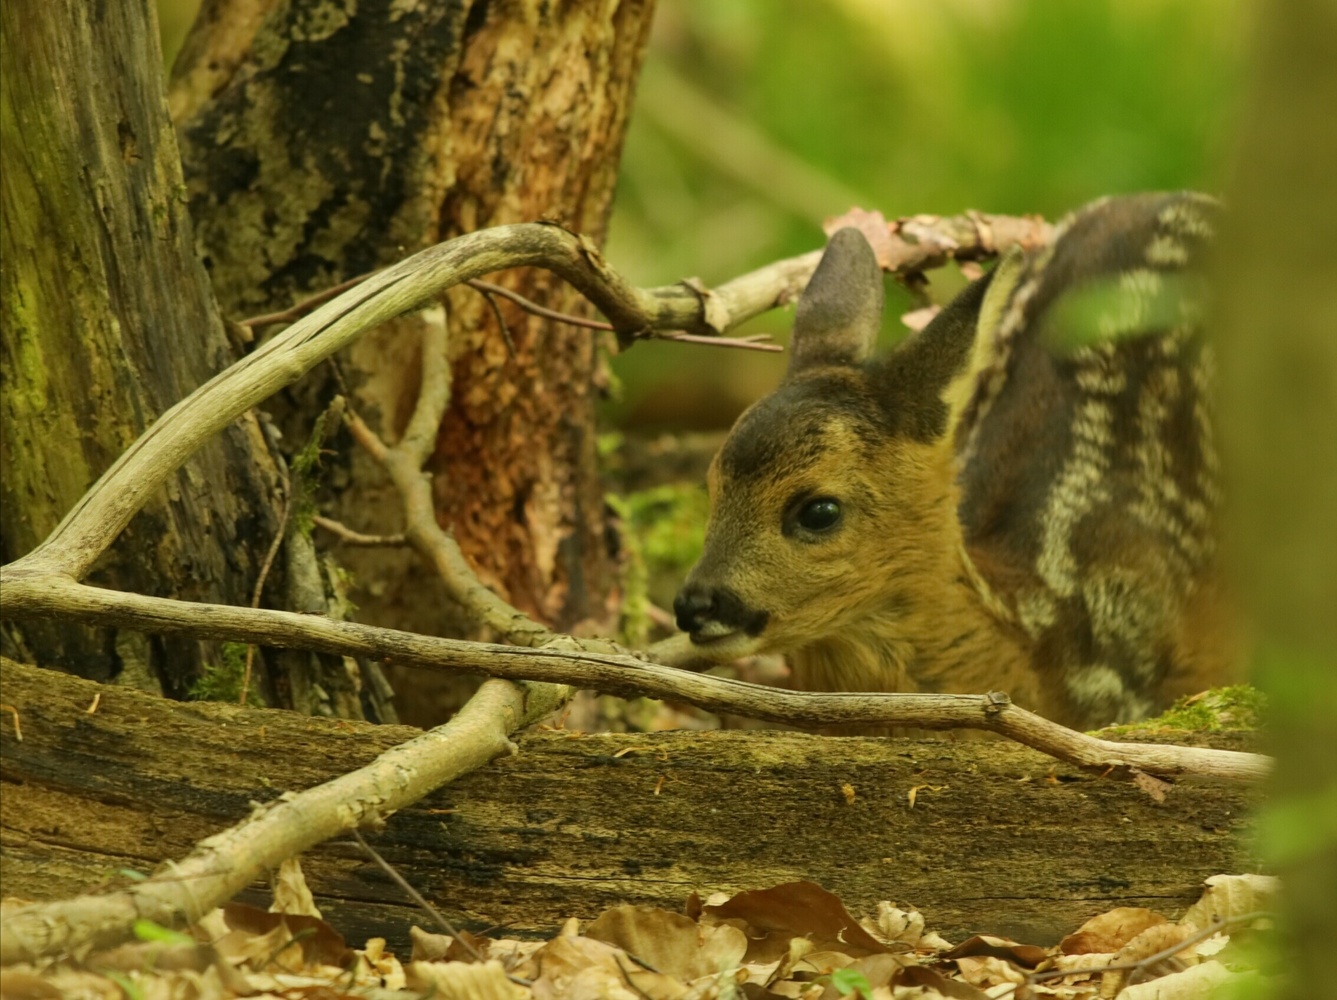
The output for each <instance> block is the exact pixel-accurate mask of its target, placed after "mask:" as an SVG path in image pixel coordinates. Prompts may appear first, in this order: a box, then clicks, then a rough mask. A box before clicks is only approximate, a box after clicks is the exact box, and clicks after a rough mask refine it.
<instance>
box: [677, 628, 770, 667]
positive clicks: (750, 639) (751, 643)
mask: <svg viewBox="0 0 1337 1000" xmlns="http://www.w3.org/2000/svg"><path fill="white" fill-rule="evenodd" d="M692 646H693V647H694V648H695V649H696V650H697V651H698V652H700V653H702V654H704V655H706V656H709V657H710V658H711V659H712V660H717V661H719V662H720V663H725V662H728V661H730V660H737V659H741V658H742V657H744V656H753V655H754V654H756V653H758V652H760V650H761V646H762V641H761V639H760V638H759V637H757V636H754V635H748V634H747V633H746V632H743V631H740V630H738V629H731V628H729V627H728V626H727V625H724V624H723V623H721V622H715V621H710V622H705V623H704V624H703V625H702V626H701V628H699V629H698V630H697V631H695V632H693V633H692Z"/></svg>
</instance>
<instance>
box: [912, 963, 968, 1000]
mask: <svg viewBox="0 0 1337 1000" xmlns="http://www.w3.org/2000/svg"><path fill="white" fill-rule="evenodd" d="M893 985H894V986H897V987H900V986H909V987H915V986H917V987H919V988H920V989H921V990H933V993H919V994H912V995H914V996H919V997H924V998H925V1000H932V998H933V997H934V996H940V997H948V998H949V1000H989V994H987V993H985V992H984V991H983V990H981V989H979V988H977V987H975V986H971V985H970V984H969V983H963V982H961V981H960V980H958V979H948V978H947V977H946V976H944V975H943V974H942V973H941V972H937V971H935V970H934V969H927V968H925V967H924V966H922V965H907V966H906V967H905V968H903V969H901V971H900V972H899V973H897V974H896V981H895V983H894V984H893Z"/></svg>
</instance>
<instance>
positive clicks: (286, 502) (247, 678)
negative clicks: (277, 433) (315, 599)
mask: <svg viewBox="0 0 1337 1000" xmlns="http://www.w3.org/2000/svg"><path fill="white" fill-rule="evenodd" d="M283 487H284V489H283V510H282V511H281V512H280V513H279V524H278V527H277V528H275V529H274V540H273V541H272V542H270V543H269V551H268V552H266V553H265V561H264V562H263V563H261V564H260V573H259V575H258V576H257V577H256V578H255V589H254V590H253V591H252V592H251V607H252V608H258V607H260V595H261V593H262V592H263V591H264V589H265V580H267V579H268V578H269V571H270V569H271V568H272V567H273V565H274V557H275V556H277V555H278V552H279V546H280V545H282V544H283V535H284V532H286V531H287V530H288V515H289V514H290V513H292V491H293V484H292V477H290V476H289V475H288V474H287V473H286V472H284V474H283ZM254 665H255V643H253V642H248V643H247V644H246V669H245V671H244V672H243V673H242V675H241V695H240V696H239V697H238V698H237V704H239V705H245V704H246V698H247V696H248V695H249V694H250V691H251V668H252V667H253V666H254Z"/></svg>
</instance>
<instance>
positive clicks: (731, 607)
mask: <svg viewBox="0 0 1337 1000" xmlns="http://www.w3.org/2000/svg"><path fill="white" fill-rule="evenodd" d="M673 614H674V616H675V617H676V618H677V619H678V628H680V629H682V630H683V631H684V632H689V633H691V636H692V640H693V641H695V642H701V641H706V640H710V639H719V638H721V637H723V636H724V635H726V634H728V633H730V632H746V633H747V634H748V635H753V636H755V635H761V630H762V629H764V628H765V627H766V622H767V621H768V620H769V618H770V613H769V612H766V611H762V610H760V609H759V608H753V607H749V606H748V605H747V604H746V603H745V602H744V601H743V599H742V598H741V597H739V596H738V595H737V594H735V593H734V592H733V591H732V590H730V589H729V588H728V587H719V586H710V585H707V584H702V583H689V584H687V586H685V587H683V588H682V590H680V591H678V596H677V597H676V598H674V599H673Z"/></svg>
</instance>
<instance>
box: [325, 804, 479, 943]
mask: <svg viewBox="0 0 1337 1000" xmlns="http://www.w3.org/2000/svg"><path fill="white" fill-rule="evenodd" d="M349 832H350V833H351V834H352V835H353V839H354V840H356V841H357V843H358V846H359V847H361V848H362V850H363V853H365V854H366V855H367V857H369V858H371V860H372V861H373V862H375V864H376V867H377V868H379V869H380V870H381V871H383V872H385V874H387V875H389V876H390V881H392V882H394V884H395V885H397V886H399V888H400V889H402V890H403V892H404V895H406V896H408V898H409V899H411V900H413V902H414V903H416V904H417V905H418V908H419V909H421V910H422V911H423V912H424V913H426V914H427V915H428V916H429V917H431V918H432V919H433V920H435V921H436V925H437V926H438V927H440V928H441V929H442V930H443V931H445V932H446V933H447V934H449V935H450V936H451V937H453V938H454V939H455V940H456V941H458V942H459V943H460V947H461V948H463V949H464V950H465V951H467V952H468V953H469V957H470V958H472V959H473V960H474V961H475V962H485V961H487V959H486V958H484V957H483V954H482V952H480V951H479V950H478V949H477V948H475V947H474V946H473V942H471V941H469V940H468V939H467V938H465V937H464V935H462V934H461V933H460V932H459V931H458V930H456V928H455V925H454V924H452V923H451V922H450V921H449V920H447V919H446V915H445V914H444V913H442V912H441V911H440V910H438V909H437V908H436V907H435V906H433V905H432V904H431V903H429V902H428V901H427V900H426V899H425V898H424V897H423V894H422V893H420V892H419V891H418V890H417V889H415V888H413V886H412V885H411V884H410V883H409V880H408V879H406V878H405V877H404V876H403V875H401V874H399V871H398V869H396V868H395V867H394V865H392V864H390V862H388V861H386V860H385V858H383V857H381V852H380V851H378V850H376V849H375V848H374V847H372V846H371V845H370V844H368V843H367V841H366V840H365V839H364V838H363V836H362V831H360V830H350V831H349Z"/></svg>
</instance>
